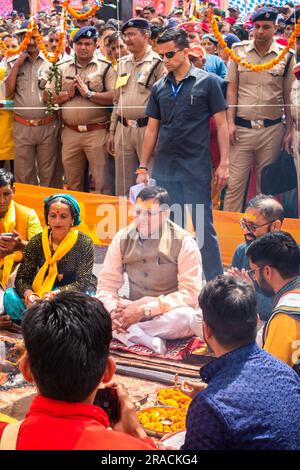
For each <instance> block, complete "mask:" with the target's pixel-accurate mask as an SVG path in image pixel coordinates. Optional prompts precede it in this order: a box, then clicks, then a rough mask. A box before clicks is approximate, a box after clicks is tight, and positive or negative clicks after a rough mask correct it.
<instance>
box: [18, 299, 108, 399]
mask: <svg viewBox="0 0 300 470" xmlns="http://www.w3.org/2000/svg"><path fill="white" fill-rule="evenodd" d="M22 333H23V336H24V342H25V347H26V350H27V353H28V359H29V364H30V369H31V371H32V374H33V377H34V380H35V382H36V384H37V386H38V388H39V391H40V392H41V394H42V395H43V396H44V397H47V398H51V399H54V400H63V401H67V402H74V403H75V402H82V401H84V400H85V399H86V398H87V397H88V396H89V395H90V394H91V393H92V392H93V390H95V388H96V387H97V385H98V383H99V382H100V380H101V377H102V376H103V373H104V371H105V367H106V364H107V358H108V355H109V345H110V342H111V338H112V323H111V318H110V315H109V314H108V313H107V311H106V310H105V308H104V306H103V304H102V303H101V302H100V300H98V299H96V298H95V297H90V296H88V295H87V294H83V293H81V292H64V293H60V294H58V295H57V296H56V297H54V298H53V299H51V300H49V301H39V302H37V303H36V304H34V305H33V306H32V307H30V308H29V309H28V310H27V311H26V313H25V315H24V318H23V321H22Z"/></svg>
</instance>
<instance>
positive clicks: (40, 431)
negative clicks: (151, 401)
mask: <svg viewBox="0 0 300 470" xmlns="http://www.w3.org/2000/svg"><path fill="white" fill-rule="evenodd" d="M22 333H23V336H24V342H25V347H26V355H24V357H23V358H22V360H21V362H20V370H21V372H22V374H23V375H24V377H25V378H26V380H27V381H29V382H33V383H35V385H36V387H37V389H38V395H37V396H36V397H35V398H34V400H33V402H32V405H31V407H30V410H29V412H28V414H27V415H26V418H25V420H24V421H23V422H22V423H19V425H18V427H16V426H15V427H14V428H13V429H12V427H11V426H10V425H7V423H1V422H0V444H1V446H2V447H1V448H4V449H6V448H7V446H8V445H9V444H11V442H9V440H8V438H7V437H6V436H7V434H9V432H11V433H13V436H12V438H13V440H14V442H15V443H17V445H16V446H15V447H14V448H17V449H18V450H25V449H27V450H30V449H32V450H41V449H43V450H148V451H149V450H151V449H153V448H154V447H155V446H154V443H153V441H152V440H151V439H150V438H148V437H147V435H146V433H145V431H144V429H143V427H142V425H141V424H140V423H139V421H138V418H137V415H136V412H135V409H134V406H133V403H132V401H131V399H130V397H129V395H128V393H127V391H126V390H125V388H124V387H123V386H121V385H116V386H115V390H116V393H117V399H118V402H119V409H120V417H119V419H117V422H109V419H108V415H107V414H106V413H105V411H104V410H103V409H101V408H100V407H98V406H96V405H95V404H94V403H95V396H96V393H97V390H98V388H99V386H101V387H104V388H107V387H110V386H111V385H112V378H113V375H114V373H115V369H116V365H115V362H114V359H113V358H112V357H110V356H109V345H110V342H111V338H112V323H111V318H110V315H109V314H108V313H107V311H106V310H105V308H104V307H103V304H102V303H101V302H99V301H98V300H97V299H96V298H93V297H90V296H88V295H86V294H83V293H79V292H64V293H61V294H58V295H57V296H56V297H54V298H53V299H51V300H50V301H46V302H42V303H36V304H34V305H33V306H32V307H31V308H30V309H28V310H27V312H26V314H25V316H24V319H23V322H22ZM9 426H10V427H9ZM108 426H110V427H111V428H112V429H108ZM10 449H12V447H10Z"/></svg>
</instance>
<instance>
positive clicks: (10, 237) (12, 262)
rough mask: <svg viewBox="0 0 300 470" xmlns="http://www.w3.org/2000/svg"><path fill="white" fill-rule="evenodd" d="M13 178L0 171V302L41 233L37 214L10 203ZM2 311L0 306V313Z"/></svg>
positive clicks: (3, 323) (6, 324) (3, 324)
mask: <svg viewBox="0 0 300 470" xmlns="http://www.w3.org/2000/svg"><path fill="white" fill-rule="evenodd" d="M14 193H15V187H14V178H13V175H12V174H11V173H10V172H8V171H6V170H4V169H3V168H2V169H0V232H1V235H0V283H1V287H0V299H1V300H0V302H1V304H2V301H3V295H4V292H5V289H6V287H8V286H10V285H12V283H13V280H14V274H15V273H14V271H15V269H16V266H17V264H18V263H20V261H21V260H22V258H23V251H24V249H25V248H26V246H27V244H28V241H29V240H30V239H31V238H32V237H33V236H34V235H36V234H38V233H40V232H41V231H42V227H41V224H40V221H39V218H38V216H37V214H36V212H35V211H34V210H33V209H30V208H29V207H25V206H22V205H21V204H17V203H16V202H14V201H13V197H14ZM1 310H3V308H1V307H0V311H1ZM11 326H12V322H11V319H10V317H9V316H8V315H0V330H1V329H3V328H10V327H11Z"/></svg>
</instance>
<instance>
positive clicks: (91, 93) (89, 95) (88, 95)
mask: <svg viewBox="0 0 300 470" xmlns="http://www.w3.org/2000/svg"><path fill="white" fill-rule="evenodd" d="M93 96H94V92H93V91H91V90H89V91H88V92H87V94H86V97H87V98H88V99H89V100H90V99H91V98H93Z"/></svg>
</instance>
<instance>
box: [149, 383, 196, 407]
mask: <svg viewBox="0 0 300 470" xmlns="http://www.w3.org/2000/svg"><path fill="white" fill-rule="evenodd" d="M157 401H158V402H159V404H162V405H168V406H172V407H175V408H182V409H183V410H187V409H188V407H189V406H190V403H191V401H192V399H191V398H190V397H188V396H187V395H185V394H184V393H183V392H182V391H181V390H180V389H179V388H177V387H168V388H160V389H159V390H158V392H157Z"/></svg>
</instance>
